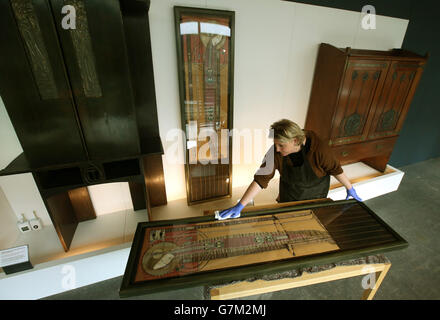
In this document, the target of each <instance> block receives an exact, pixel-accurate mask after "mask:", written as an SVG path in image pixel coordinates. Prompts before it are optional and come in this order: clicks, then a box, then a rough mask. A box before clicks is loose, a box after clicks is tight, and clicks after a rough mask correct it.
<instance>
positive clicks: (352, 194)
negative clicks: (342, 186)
mask: <svg viewBox="0 0 440 320" xmlns="http://www.w3.org/2000/svg"><path fill="white" fill-rule="evenodd" d="M350 197H352V198H353V199H356V200H357V201H359V202H362V199H361V198H359V196H358V195H357V193H356V190H354V187H351V189H347V198H345V200H348V198H350Z"/></svg>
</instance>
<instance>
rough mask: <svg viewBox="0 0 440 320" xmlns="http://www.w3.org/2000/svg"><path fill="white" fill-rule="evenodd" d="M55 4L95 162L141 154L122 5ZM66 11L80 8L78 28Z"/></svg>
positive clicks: (59, 0) (77, 0) (79, 0)
mask: <svg viewBox="0 0 440 320" xmlns="http://www.w3.org/2000/svg"><path fill="white" fill-rule="evenodd" d="M51 4H52V8H53V13H54V17H55V23H56V27H57V30H58V33H59V36H60V42H61V47H62V49H63V53H64V57H65V63H66V68H67V70H68V73H69V77H70V82H71V85H72V89H73V95H74V99H75V103H76V106H77V110H78V114H79V118H80V122H81V126H82V130H83V134H84V137H85V141H86V145H87V150H88V154H89V157H90V159H92V160H98V159H108V158H121V157H126V156H133V155H138V154H140V147H139V138H138V130H137V124H136V116H135V108H134V102H133V93H132V88H131V82H130V74H129V66H128V60H127V52H126V45H125V38H124V30H123V25H122V17H121V10H120V6H119V1H118V0H106V1H102V0H66V1H64V0H51ZM65 5H70V6H72V7H73V8H75V14H76V16H75V19H74V20H75V25H74V28H73V26H72V24H71V23H70V24H65V25H64V26H63V24H62V22H63V19H66V22H68V20H67V17H68V16H67V14H69V13H70V12H72V11H65V12H66V13H62V8H63V7H64V6H65ZM66 26H70V27H72V28H65V27H66Z"/></svg>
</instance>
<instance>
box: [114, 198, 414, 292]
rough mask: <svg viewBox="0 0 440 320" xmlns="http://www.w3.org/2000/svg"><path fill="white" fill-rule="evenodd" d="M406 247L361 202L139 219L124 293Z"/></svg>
mask: <svg viewBox="0 0 440 320" xmlns="http://www.w3.org/2000/svg"><path fill="white" fill-rule="evenodd" d="M406 246H407V242H406V241H405V240H404V239H402V237H400V236H399V235H398V234H397V233H396V232H394V231H393V230H392V229H391V228H390V227H389V226H388V225H387V224H386V223H384V222H383V221H382V220H381V219H380V218H379V217H378V216H377V215H376V214H375V213H374V212H373V211H371V210H370V209H369V208H368V207H367V206H366V205H365V204H363V203H361V202H357V201H355V200H344V201H335V202H333V201H330V202H321V203H314V204H307V205H300V206H289V207H278V208H274V209H259V210H256V211H248V212H244V213H243V214H242V217H240V218H237V219H230V220H222V221H218V220H215V218H214V217H213V216H212V215H210V216H204V217H196V218H190V219H180V220H173V221H157V222H149V223H139V224H138V228H137V231H136V234H135V238H134V241H133V245H132V248H131V252H130V256H129V259H128V263H127V267H126V270H125V274H124V278H123V281H122V286H121V289H120V295H121V296H130V295H136V294H143V293H153V292H157V291H164V290H174V289H180V288H184V287H189V286H197V285H213V284H215V285H217V284H222V283H228V282H231V281H237V280H245V279H246V278H248V277H251V276H252V277H258V276H262V275H264V274H270V273H276V272H282V271H287V270H292V269H294V268H298V267H305V266H314V265H319V264H325V263H334V262H338V261H342V260H346V259H351V258H357V257H362V256H366V255H370V254H377V253H381V252H384V251H388V250H394V249H398V248H403V247H406Z"/></svg>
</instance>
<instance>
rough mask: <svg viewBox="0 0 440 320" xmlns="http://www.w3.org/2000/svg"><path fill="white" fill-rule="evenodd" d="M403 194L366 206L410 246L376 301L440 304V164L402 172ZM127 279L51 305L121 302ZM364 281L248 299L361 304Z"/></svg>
mask: <svg viewBox="0 0 440 320" xmlns="http://www.w3.org/2000/svg"><path fill="white" fill-rule="evenodd" d="M399 169H401V170H402V171H404V172H405V175H404V177H403V180H402V182H401V184H400V187H399V190H397V191H395V192H392V193H389V194H386V195H383V196H381V197H377V198H374V199H371V200H368V201H366V202H365V203H366V204H367V205H368V206H369V207H370V208H371V209H372V210H373V211H374V212H375V213H376V214H378V215H379V216H380V217H381V218H382V219H383V220H384V221H385V222H386V223H388V224H389V225H390V226H391V227H392V228H393V229H394V230H396V231H397V232H398V233H399V234H400V235H401V236H402V237H403V238H405V239H406V240H407V241H408V242H409V247H408V248H406V249H403V250H400V251H393V252H389V253H386V256H387V258H388V259H389V260H390V261H391V263H392V266H391V269H390V271H389V272H388V274H387V276H386V278H385V280H384V281H383V283H382V285H381V287H380V288H379V290H378V292H377V293H376V295H375V297H374V299H378V300H379V299H386V300H390V299H392V300H399V299H410V300H413V299H414V300H416V299H440V237H439V234H440V158H436V159H431V160H428V161H424V162H420V163H416V164H413V165H409V166H405V167H402V168H399ZM121 281H122V277H117V278H114V279H110V280H106V281H103V282H100V283H96V284H93V285H89V286H86V287H81V288H78V289H75V290H72V291H68V292H64V293H61V294H57V295H54V296H50V297H46V298H45V299H90V300H92V299H120V298H119V295H118V291H119V287H120V284H121ZM361 283H362V277H354V278H348V279H343V280H337V281H332V282H327V283H323V284H317V285H313V286H307V287H301V288H295V289H289V290H283V291H278V292H274V293H266V294H261V295H254V296H249V297H246V298H243V299H264V300H270V299H276V300H289V299H308V300H309V299H319V300H321V299H347V300H348V299H350V300H351V299H359V298H360V297H361V295H362V291H363V289H362V286H361ZM203 289H204V288H203V287H194V288H189V289H183V290H176V291H172V292H166V293H156V294H149V295H142V296H138V297H134V298H130V299H192V300H198V299H203V298H204V294H203V291H204V290H203Z"/></svg>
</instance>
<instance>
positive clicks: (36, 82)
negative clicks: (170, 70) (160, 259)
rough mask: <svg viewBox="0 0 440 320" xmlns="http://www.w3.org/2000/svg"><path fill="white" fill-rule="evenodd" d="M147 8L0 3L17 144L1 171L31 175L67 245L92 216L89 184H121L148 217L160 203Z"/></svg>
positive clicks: (1, 61) (0, 91)
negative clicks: (70, 20) (66, 21)
mask: <svg viewBox="0 0 440 320" xmlns="http://www.w3.org/2000/svg"><path fill="white" fill-rule="evenodd" d="M149 4H150V3H149V1H140V0H139V1H138V0H106V1H102V0H66V1H63V0H10V1H1V2H0V28H1V30H3V31H2V32H1V33H0V46H1V48H2V49H1V51H2V53H1V55H0V95H1V97H2V99H3V101H4V104H5V106H6V109H7V112H8V114H9V117H10V119H11V122H12V124H13V126H14V129H15V132H16V133H17V136H18V139H19V141H20V143H21V146H22V148H23V150H24V152H23V153H22V154H21V155H19V156H18V157H17V158H16V159H15V160H13V161H12V162H11V163H10V164H9V165H8V166H7V167H6V168H5V169H4V170H2V171H0V175H10V174H18V173H25V172H31V173H32V174H33V177H34V179H35V182H36V184H37V186H38V189H39V191H40V193H41V196H42V198H43V201H44V203H45V205H46V207H47V210H48V212H49V215H50V217H51V219H52V222H53V225H54V227H55V229H56V231H57V233H58V236H59V238H60V241H61V243H62V245H63V247H64V250H65V251H68V250H69V247H70V243H71V241H72V239H73V236H74V233H75V230H76V227H77V225H78V223H79V222H81V221H84V220H89V219H94V218H96V214H95V212H94V209H93V205H92V203H91V200H90V196H89V193H88V190H87V186H90V185H96V184H102V183H110V182H128V183H129V187H130V192H131V196H132V201H133V207H134V209H135V210H140V209H147V211H148V214H149V213H150V209H151V206H154V205H161V204H164V203H166V193H165V186H164V179H163V169H162V154H163V148H162V144H161V140H160V137H159V125H158V119H157V110H156V97H155V88H154V76H153V64H152V55H151V44H150V33H149V21H148V10H149ZM66 5H70V6H73V7H74V9H75V13H76V19H75V24H76V25H75V28H74V29H69V28H68V29H66V28H65V26H63V24H62V20H63V18H65V17H66V11H63V7H64V6H66ZM63 12H64V13H63ZM147 219H148V217H147V216H146V220H147Z"/></svg>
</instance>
